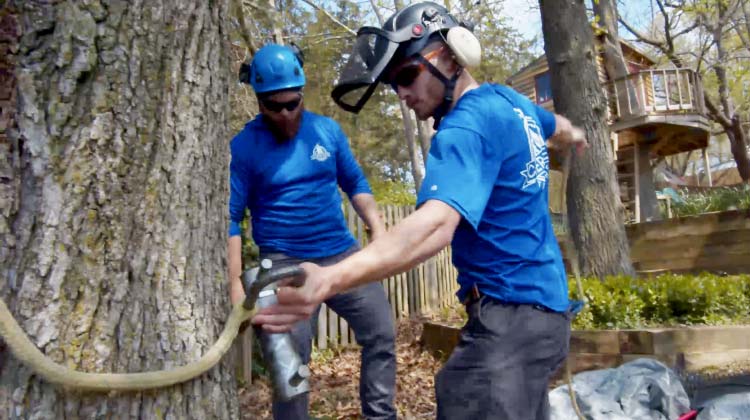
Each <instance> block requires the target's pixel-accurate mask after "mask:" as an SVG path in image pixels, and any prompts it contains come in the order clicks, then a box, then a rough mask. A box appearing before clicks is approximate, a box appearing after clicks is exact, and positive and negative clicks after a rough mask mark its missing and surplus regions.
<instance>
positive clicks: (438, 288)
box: [315, 205, 458, 349]
mask: <svg viewBox="0 0 750 420" xmlns="http://www.w3.org/2000/svg"><path fill="white" fill-rule="evenodd" d="M380 211H381V214H382V216H383V219H384V220H385V224H386V228H387V229H390V228H391V227H393V226H394V225H396V224H397V223H398V222H399V221H401V220H402V219H404V218H405V217H407V216H408V215H410V214H411V213H412V212H414V206H381V207H380ZM344 216H345V217H346V221H347V225H348V227H349V230H350V231H351V232H352V235H354V237H355V238H357V240H358V241H359V243H360V245H361V246H363V247H364V246H366V245H367V235H366V233H365V231H364V226H363V224H362V220H361V219H360V218H359V217H357V214H356V212H355V211H354V209H353V208H352V207H351V205H346V206H345V208H344ZM456 276H457V272H456V269H455V268H454V267H453V264H452V263H451V251H450V248H449V247H448V248H445V249H443V250H442V251H440V253H438V254H437V255H436V256H434V257H432V258H430V259H429V260H427V261H425V262H424V263H422V264H420V265H419V266H417V267H415V268H414V269H412V270H410V271H408V272H406V273H403V274H398V275H395V276H392V277H389V278H386V279H383V280H382V281H381V283H382V285H383V288H384V289H385V294H386V296H388V303H389V304H390V307H391V315H392V316H393V319H394V320H399V319H401V318H406V317H409V316H411V315H414V314H426V313H429V312H431V311H434V310H437V309H440V308H443V307H445V306H447V305H449V304H450V303H451V302H452V301H453V300H455V299H456V297H455V293H456V291H457V290H458V283H456ZM353 344H355V340H354V333H353V332H352V331H351V328H349V326H348V325H347V323H346V321H345V320H344V319H343V318H341V317H339V316H338V315H337V314H336V313H335V312H333V311H332V310H331V309H330V308H328V307H326V305H325V304H324V305H323V306H322V307H321V309H320V314H319V315H318V329H317V332H316V336H315V345H316V346H317V347H318V348H320V349H325V348H328V347H339V346H349V345H353Z"/></svg>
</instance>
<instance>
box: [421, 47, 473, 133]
mask: <svg viewBox="0 0 750 420" xmlns="http://www.w3.org/2000/svg"><path fill="white" fill-rule="evenodd" d="M416 58H417V60H418V61H419V62H421V63H422V64H424V66H425V67H426V68H427V70H429V71H430V73H432V75H433V76H435V78H436V79H438V80H440V82H442V83H443V87H444V88H445V89H444V91H443V102H442V103H441V104H440V105H438V107H437V108H435V111H434V112H433V113H432V118H433V119H434V120H435V123H434V124H433V125H432V128H433V129H435V130H437V128H438V125H439V124H440V120H442V119H443V117H444V116H445V114H447V113H448V111H450V109H451V105H452V104H453V91H454V90H456V81H458V78H459V77H460V76H461V73H463V70H464V68H463V67H461V66H459V67H458V70H456V72H455V73H454V74H453V76H452V77H451V78H450V79H449V78H447V77H445V75H443V73H442V72H441V71H440V70H438V68H437V67H435V66H433V65H432V63H430V62H429V61H428V60H427V59H425V58H424V57H422V56H421V55H417V56H416Z"/></svg>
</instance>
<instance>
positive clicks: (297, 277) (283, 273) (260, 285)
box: [242, 260, 305, 310]
mask: <svg viewBox="0 0 750 420" xmlns="http://www.w3.org/2000/svg"><path fill="white" fill-rule="evenodd" d="M266 263H268V264H269V265H270V260H264V261H263V262H262V263H261V267H260V268H258V267H256V268H253V269H251V270H248V271H245V273H244V274H243V276H242V287H243V288H244V289H245V302H244V303H243V304H242V306H244V307H245V309H247V310H251V309H253V308H254V307H255V302H256V301H257V300H258V295H259V294H260V291H261V290H263V289H265V288H266V287H268V286H269V285H271V284H273V283H275V282H277V281H280V280H283V279H287V278H290V279H291V282H290V283H289V284H290V285H291V286H294V287H302V286H303V285H304V284H305V276H304V274H305V270H303V269H302V267H300V266H298V265H289V266H286V267H280V268H273V267H270V268H263V267H264V265H265V264H266Z"/></svg>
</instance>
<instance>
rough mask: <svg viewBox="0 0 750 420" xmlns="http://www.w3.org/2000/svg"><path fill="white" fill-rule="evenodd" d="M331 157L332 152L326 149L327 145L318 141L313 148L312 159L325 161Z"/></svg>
mask: <svg viewBox="0 0 750 420" xmlns="http://www.w3.org/2000/svg"><path fill="white" fill-rule="evenodd" d="M329 157H331V154H330V153H328V150H326V148H325V147H323V146H321V145H320V143H316V144H315V147H314V148H313V151H312V154H311V155H310V160H317V161H318V162H325V161H326V160H327V159H328V158H329Z"/></svg>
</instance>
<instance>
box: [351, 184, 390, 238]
mask: <svg viewBox="0 0 750 420" xmlns="http://www.w3.org/2000/svg"><path fill="white" fill-rule="evenodd" d="M352 206H353V207H354V211H356V212H357V214H358V215H359V217H360V218H361V219H362V221H364V222H365V225H367V227H368V228H369V229H370V231H371V232H372V233H375V234H380V233H383V232H385V224H384V223H383V220H382V219H381V218H380V212H379V211H378V204H377V202H376V201H375V197H373V195H372V194H369V193H360V194H356V195H355V196H354V197H352Z"/></svg>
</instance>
